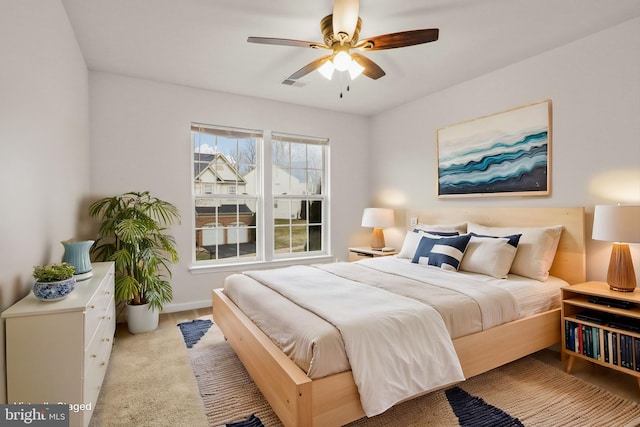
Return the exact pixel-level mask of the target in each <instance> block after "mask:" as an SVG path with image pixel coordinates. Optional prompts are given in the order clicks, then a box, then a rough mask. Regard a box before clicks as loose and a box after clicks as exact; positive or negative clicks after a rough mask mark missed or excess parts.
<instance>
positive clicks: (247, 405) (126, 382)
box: [91, 308, 640, 427]
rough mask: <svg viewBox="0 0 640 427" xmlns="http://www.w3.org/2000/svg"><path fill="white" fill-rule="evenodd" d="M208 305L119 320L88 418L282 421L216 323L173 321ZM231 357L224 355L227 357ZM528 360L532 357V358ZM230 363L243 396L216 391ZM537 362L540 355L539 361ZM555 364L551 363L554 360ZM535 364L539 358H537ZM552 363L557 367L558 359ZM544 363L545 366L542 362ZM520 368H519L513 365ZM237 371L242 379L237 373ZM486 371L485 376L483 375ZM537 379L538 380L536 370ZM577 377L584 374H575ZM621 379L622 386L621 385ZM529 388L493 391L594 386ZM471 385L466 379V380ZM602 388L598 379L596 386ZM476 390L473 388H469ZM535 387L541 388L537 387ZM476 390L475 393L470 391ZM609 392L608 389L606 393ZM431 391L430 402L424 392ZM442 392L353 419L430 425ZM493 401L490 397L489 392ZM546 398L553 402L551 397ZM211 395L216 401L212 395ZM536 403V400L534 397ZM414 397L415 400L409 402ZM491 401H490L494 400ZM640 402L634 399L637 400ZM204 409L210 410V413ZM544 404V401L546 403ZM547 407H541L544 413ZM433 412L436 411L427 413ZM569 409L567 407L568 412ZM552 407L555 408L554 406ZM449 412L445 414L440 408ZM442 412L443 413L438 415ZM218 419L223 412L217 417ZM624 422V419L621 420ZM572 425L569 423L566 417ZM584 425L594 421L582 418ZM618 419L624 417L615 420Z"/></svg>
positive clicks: (634, 394) (119, 422) (584, 367)
mask: <svg viewBox="0 0 640 427" xmlns="http://www.w3.org/2000/svg"><path fill="white" fill-rule="evenodd" d="M210 313H211V308H207V309H202V310H191V311H185V312H180V313H168V314H163V315H161V316H160V327H159V329H158V330H157V331H155V332H152V333H148V334H141V335H130V334H129V333H128V332H127V330H126V325H124V324H121V325H118V330H117V334H116V340H115V346H114V349H113V353H112V356H111V360H110V364H109V368H108V370H107V375H106V377H105V382H104V384H103V387H102V391H101V393H100V397H99V399H98V403H97V405H96V408H95V411H94V416H93V418H92V420H91V426H92V427H102V426H104V427H116V426H123V427H125V426H126V427H128V426H154V427H155V426H158V427H164V426H189V427H200V426H202V427H206V426H209V425H211V426H215V425H217V424H216V423H218V424H219V423H223V422H227V421H231V420H236V419H241V418H243V417H246V416H247V415H249V414H250V413H252V412H255V413H256V414H257V415H258V416H259V417H260V418H261V419H262V420H263V422H264V423H265V425H266V426H267V427H276V426H279V425H280V423H279V421H277V418H275V415H274V414H273V413H272V412H271V409H270V408H269V407H268V406H267V405H266V403H265V401H264V399H263V398H262V395H261V394H260V393H259V391H257V389H256V388H255V385H254V384H253V382H252V381H251V380H250V379H249V378H248V376H247V375H246V371H244V368H243V367H242V365H241V364H240V362H239V361H238V360H237V358H236V356H235V353H233V351H232V350H231V349H230V348H229V347H228V345H227V344H226V343H225V342H224V341H223V338H222V335H221V334H220V332H219V329H217V328H216V327H214V328H213V329H212V330H211V331H210V332H209V333H208V334H207V335H206V336H205V337H204V338H203V339H202V340H201V341H200V342H199V343H198V344H196V345H195V346H194V348H193V349H191V350H187V349H186V346H185V344H184V341H183V339H182V335H181V333H180V330H179V328H178V327H177V326H176V325H177V324H178V323H181V322H185V321H189V320H193V319H197V318H208V319H211V316H210V315H209V314H210ZM208 346H214V347H216V348H219V349H220V350H221V351H222V352H224V354H226V356H225V357H221V358H219V360H218V361H213V360H211V359H209V360H207V358H208V357H212V355H213V354H218V352H215V351H212V349H210V348H208ZM536 357H538V358H541V359H542V360H544V361H545V365H547V366H546V368H548V369H553V370H552V371H551V372H552V373H553V375H554V376H557V377H558V378H559V379H560V380H561V383H562V384H564V383H565V382H566V383H567V384H576V383H575V381H576V379H575V378H573V375H572V376H569V375H566V374H564V373H563V372H562V371H561V370H560V369H558V367H560V366H561V364H560V361H559V357H558V356H557V353H555V352H552V351H546V353H540V354H536ZM225 359H227V360H226V361H224V360H225ZM527 360H529V359H527ZM581 362H582V361H580V360H578V361H576V366H575V367H574V371H575V375H576V376H581V377H584V378H585V379H587V380H589V381H591V382H594V383H596V384H599V385H600V386H601V387H606V388H608V389H610V390H612V391H614V392H615V393H617V394H618V395H619V396H628V397H629V398H630V399H632V400H636V401H638V402H640V391H639V390H638V384H637V382H636V381H635V379H634V378H633V377H631V376H629V375H624V374H622V373H619V372H616V371H613V370H610V369H606V368H600V367H596V366H595V365H592V364H589V363H587V362H585V363H581ZM192 363H193V366H194V367H195V369H196V370H198V369H199V368H198V367H199V366H200V367H203V369H200V372H201V373H202V372H205V371H204V369H210V367H211V366H218V367H219V369H217V372H216V370H215V369H214V371H213V372H212V374H211V375H216V373H221V374H223V375H222V378H220V379H216V378H217V375H216V376H214V377H212V376H211V375H209V374H206V373H205V374H199V376H198V381H200V382H201V383H203V382H208V381H209V380H210V379H213V381H210V383H209V384H208V385H207V384H204V385H203V387H202V390H203V391H204V394H205V396H204V397H203V399H204V401H206V402H207V405H206V407H205V405H204V403H203V400H201V399H200V398H199V389H198V383H197V380H196V378H195V377H194V371H193V370H192ZM225 363H226V364H227V365H228V364H231V365H232V366H233V369H234V370H238V371H240V372H243V375H244V378H243V377H242V376H241V375H240V374H237V373H235V374H231V375H230V377H231V378H235V380H233V381H231V385H229V386H227V385H224V386H222V387H221V388H222V391H223V392H224V391H225V390H227V391H229V392H234V393H238V392H239V393H238V397H230V396H228V395H224V394H221V395H217V397H216V393H218V392H216V391H215V390H216V386H215V384H212V383H215V382H216V381H220V384H222V382H223V381H227V380H228V378H227V379H226V380H225V378H224V373H225V372H226V370H227V369H229V370H230V369H231V368H226V367H225V365H224V364H225ZM534 363H535V361H534ZM549 365H552V366H549ZM534 366H539V365H535V364H534ZM554 366H555V367H554ZM544 368H545V367H543V369H544ZM516 370H518V369H516ZM238 378H240V380H238ZM478 378H483V377H478ZM483 381H484V380H481V381H478V380H476V379H472V381H469V382H468V383H467V385H468V384H472V382H478V383H479V385H478V386H482V385H483ZM533 381H534V384H536V383H537V382H538V380H537V379H536V378H535V377H534V378H533ZM578 381H579V380H578ZM621 384H623V385H624V387H622V388H621V387H619V385H621ZM520 386H521V387H524V388H525V391H517V390H518V389H515V388H514V389H513V391H512V388H511V387H512V386H511V385H507V386H505V387H506V390H507V391H504V390H502V391H501V389H500V388H497V389H496V390H495V391H496V393H497V394H498V398H499V397H500V396H499V395H500V393H502V394H507V395H509V394H510V395H511V396H508V397H510V398H511V399H512V400H514V402H515V403H513V405H516V406H517V401H518V400H524V401H527V400H532V399H533V398H535V397H536V396H538V397H540V398H543V397H545V396H547V395H549V396H556V397H555V402H564V401H567V404H566V406H567V408H571V407H573V406H572V405H573V404H574V401H576V400H577V401H578V402H575V404H576V405H577V406H575V407H573V408H574V409H573V411H574V412H580V409H579V408H580V407H581V406H580V405H581V403H580V400H582V399H585V400H586V395H585V394H584V390H590V389H591V388H592V387H591V386H590V385H589V384H587V383H584V382H581V381H579V382H578V383H577V387H579V388H578V389H575V387H576V385H574V386H573V387H574V388H572V389H571V388H570V389H564V388H558V390H562V391H561V392H560V394H558V393H556V391H555V390H553V388H554V385H553V384H547V385H545V386H544V387H542V390H541V391H540V392H539V393H538V392H536V391H534V392H532V390H533V389H532V388H531V387H533V385H531V384H529V383H528V382H527V383H524V384H520ZM207 387H212V390H213V391H211V390H209V391H207V390H208V389H207ZM465 387H466V386H465ZM595 388H596V389H598V388H597V387H595ZM470 392H471V391H470ZM536 393H537V394H536ZM472 394H473V393H472ZM605 395H606V396H609V394H608V393H605ZM425 398H427V399H432V400H431V401H429V402H426V401H424V400H421V399H425ZM443 399H444V397H443V395H442V394H436V393H433V394H432V395H429V396H425V397H424V398H420V399H418V400H416V401H415V402H416V403H418V402H419V401H422V402H423V404H422V405H418V409H417V411H419V412H416V414H412V415H414V416H415V417H416V418H417V419H418V421H417V422H415V423H413V424H412V423H410V422H407V421H406V420H405V418H406V416H407V412H409V411H414V410H416V409H412V408H410V407H407V406H405V404H402V405H399V406H397V407H396V408H392V409H391V410H390V411H389V412H387V413H386V414H383V415H384V416H385V419H386V420H387V421H386V423H385V419H383V418H382V417H376V418H373V419H370V420H362V421H358V422H356V423H355V424H354V427H355V426H384V425H387V426H398V425H402V426H404V425H421V426H422V425H425V423H426V421H425V420H428V419H430V420H431V421H430V422H433V425H443V421H442V420H440V419H439V416H440V415H439V414H440V413H444V414H448V415H451V409H450V408H449V407H448V403H447V404H446V405H444V402H442V401H441V400H443ZM486 399H487V401H489V398H488V397H487V398H486ZM549 401H551V402H553V401H554V399H550V400H549ZM620 401H621V406H622V405H624V406H625V407H626V405H628V403H627V402H626V401H625V400H624V399H620ZM211 402H214V403H211ZM532 402H534V405H532V407H535V404H537V401H535V400H532ZM409 403H412V402H409ZM489 403H491V402H489ZM503 404H504V403H500V404H497V405H496V406H500V405H503ZM509 405H512V404H508V405H507V404H504V406H500V407H501V408H502V409H504V410H506V411H507V412H509V411H510V410H511V409H509V407H510V406H509ZM636 410H637V407H636ZM205 411H206V413H207V414H208V416H207V415H205ZM545 411H546V408H545ZM545 411H542V412H543V413H545ZM515 412H516V411H515V410H513V413H511V415H512V416H516V417H519V416H520V415H519V414H517V413H515ZM618 412H620V408H617V407H616V408H610V410H609V413H610V415H611V414H613V415H615V414H617V413H618ZM429 413H432V414H433V415H429ZM567 413H570V412H567ZM549 414H551V412H549ZM448 415H447V416H448ZM443 416H444V415H443ZM434 418H437V419H438V421H434ZM216 420H221V421H220V422H218V421H216ZM620 422H623V421H620ZM561 424H563V422H562V420H561V419H560V418H550V419H548V420H547V421H541V423H540V424H527V423H525V425H527V426H528V425H545V426H556V425H561ZM568 425H571V424H568ZM584 425H589V424H588V423H587V424H584ZM602 425H603V426H604V425H606V426H612V425H616V424H611V423H610V422H607V423H604V424H602ZM618 425H619V424H618Z"/></svg>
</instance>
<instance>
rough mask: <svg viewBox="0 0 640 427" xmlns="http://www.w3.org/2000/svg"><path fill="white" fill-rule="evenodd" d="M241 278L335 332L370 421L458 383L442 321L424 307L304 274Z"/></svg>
mask: <svg viewBox="0 0 640 427" xmlns="http://www.w3.org/2000/svg"><path fill="white" fill-rule="evenodd" d="M344 265H345V266H349V264H344ZM351 267H353V266H351ZM246 274H247V275H249V276H250V277H252V278H254V279H256V280H258V281H259V282H261V283H262V284H264V285H266V286H268V287H270V288H271V289H273V290H275V291H277V292H278V293H280V294H281V295H283V296H285V297H286V298H287V299H289V300H291V301H293V302H295V303H296V304H298V305H299V306H302V307H304V308H306V309H308V310H310V311H312V312H313V313H316V314H317V315H319V316H320V317H322V318H323V319H325V320H327V321H328V322H330V323H332V324H333V325H335V326H336V327H337V328H338V330H340V333H341V334H342V338H343V341H344V344H345V350H346V353H347V357H348V358H349V363H350V365H351V371H352V374H353V378H354V382H355V383H356V385H357V387H358V392H359V394H360V400H361V403H362V407H363V409H364V411H365V414H367V416H369V417H371V416H374V415H378V414H380V413H382V412H384V411H386V410H387V409H389V408H390V407H391V406H393V405H395V404H396V403H398V402H401V401H403V400H405V399H408V398H410V397H413V396H415V395H418V394H421V393H423V392H425V391H429V390H433V389H436V388H440V387H443V386H446V385H449V384H453V383H456V382H459V381H462V380H464V376H463V374H462V367H461V366H460V363H459V362H458V358H457V355H456V353H455V350H454V348H453V343H452V342H451V338H450V337H449V334H448V332H447V329H446V327H445V325H444V322H443V320H442V317H441V316H440V314H438V312H437V311H436V310H434V309H433V308H432V307H430V306H428V305H426V304H422V303H420V302H418V301H416V300H414V299H412V298H407V297H404V296H402V295H398V294H394V293H391V292H388V291H386V290H383V289H381V288H378V287H375V286H369V285H366V284H363V283H360V282H356V281H352V280H349V279H345V278H343V277H339V276H336V275H335V274H332V273H330V272H328V271H324V270H320V269H318V268H314V267H309V266H294V267H288V268H282V269H276V270H262V271H254V272H249V273H246ZM354 301H355V303H354ZM407 336H409V337H413V338H412V339H406V337H407ZM381 385H384V386H383V387H381Z"/></svg>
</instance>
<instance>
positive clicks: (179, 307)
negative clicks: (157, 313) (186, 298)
mask: <svg viewBox="0 0 640 427" xmlns="http://www.w3.org/2000/svg"><path fill="white" fill-rule="evenodd" d="M211 304H212V302H211V300H210V299H208V300H202V301H193V302H184V303H180V304H175V303H170V304H165V306H164V307H163V309H162V312H163V313H175V312H177V311H187V310H196V309H199V308H207V307H211Z"/></svg>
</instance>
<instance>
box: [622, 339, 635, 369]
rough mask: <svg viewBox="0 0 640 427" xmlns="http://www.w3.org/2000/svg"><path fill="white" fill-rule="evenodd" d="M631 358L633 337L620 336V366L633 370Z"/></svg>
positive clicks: (632, 354)
mask: <svg viewBox="0 0 640 427" xmlns="http://www.w3.org/2000/svg"><path fill="white" fill-rule="evenodd" d="M633 356H634V351H633V337H632V336H630V335H625V334H620V366H622V367H623V368H627V369H631V370H635V366H634V363H633Z"/></svg>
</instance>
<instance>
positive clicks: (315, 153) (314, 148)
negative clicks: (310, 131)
mask: <svg viewBox="0 0 640 427" xmlns="http://www.w3.org/2000/svg"><path fill="white" fill-rule="evenodd" d="M323 149H324V147H323V146H321V145H315V144H309V145H307V167H308V168H310V169H323V167H322V164H323V161H322V150H323Z"/></svg>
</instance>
